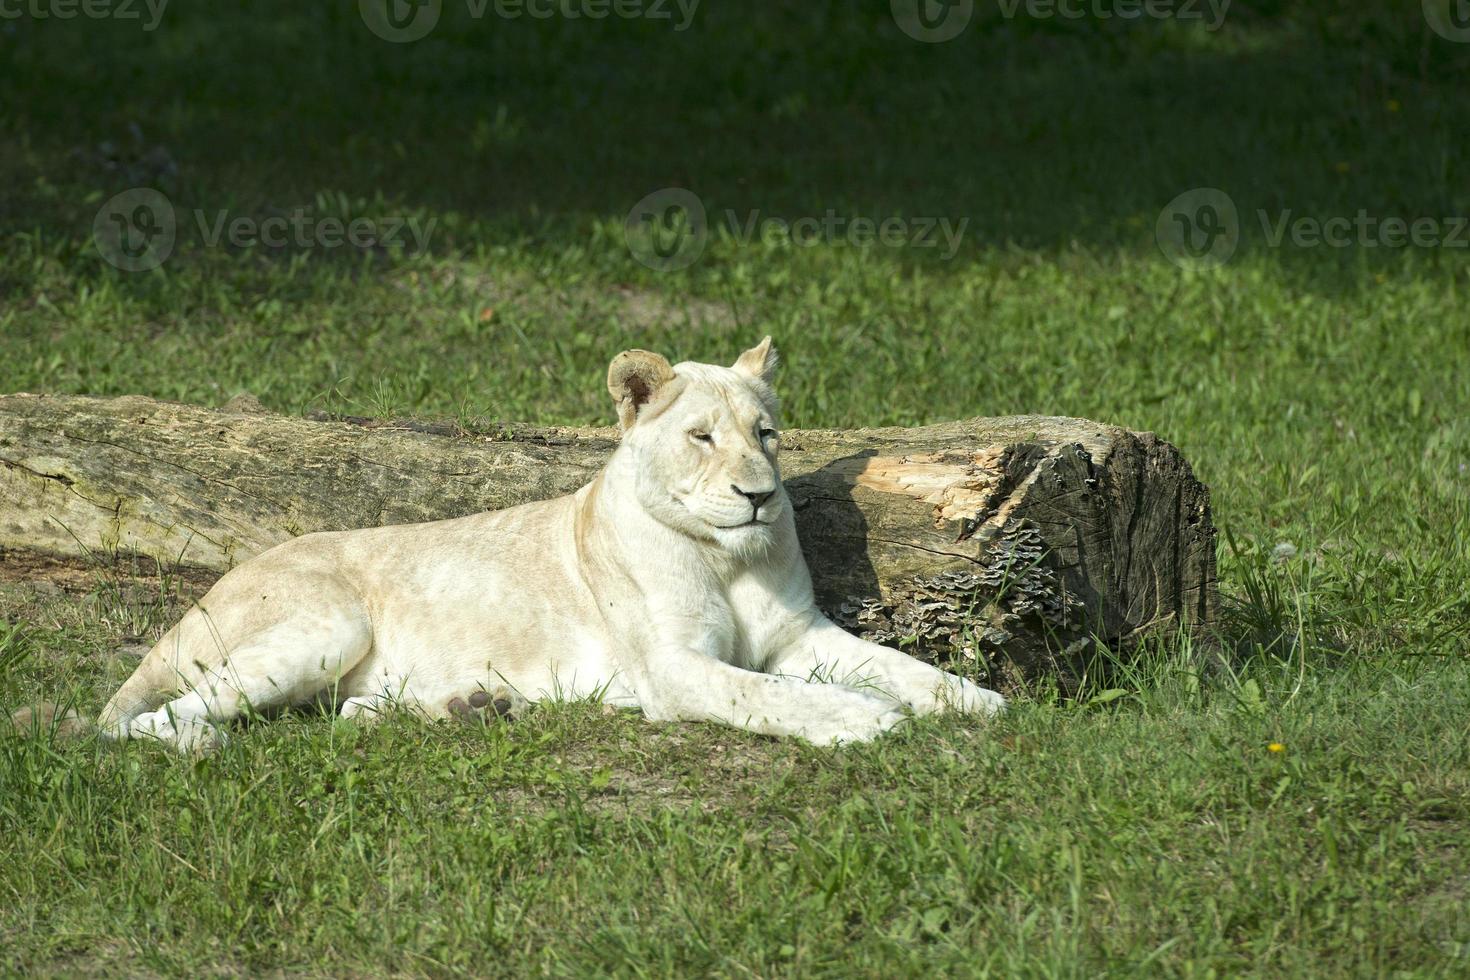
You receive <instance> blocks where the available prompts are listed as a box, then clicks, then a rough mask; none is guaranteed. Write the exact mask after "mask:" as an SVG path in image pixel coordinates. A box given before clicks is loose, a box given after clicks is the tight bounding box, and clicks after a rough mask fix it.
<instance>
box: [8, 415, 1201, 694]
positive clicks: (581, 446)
mask: <svg viewBox="0 0 1470 980" xmlns="http://www.w3.org/2000/svg"><path fill="white" fill-rule="evenodd" d="M616 441H617V432H616V430H613V429H568V428H555V427H532V426H524V425H501V426H492V427H488V428H465V427H463V426H461V425H459V424H456V423H423V422H379V421H372V420H366V419H330V420H328V419H303V418H294V417H283V416H277V415H270V414H266V413H263V412H260V411H259V410H258V409H257V410H255V411H251V410H249V408H248V407H247V408H246V410H243V411H240V410H236V411H231V410H228V408H227V409H226V410H219V411H216V410H210V409H203V408H196V407H190V406H186V405H178V404H172V403H168V402H159V401H153V400H151V399H147V398H115V399H98V398H85V397H51V396H37V395H9V396H0V567H3V568H8V569H9V570H10V573H11V574H12V575H14V574H16V573H18V572H20V573H24V572H25V571H26V570H30V572H31V573H32V574H42V575H46V574H56V573H58V571H59V570H62V569H66V568H77V567H85V566H86V565H87V564H88V563H89V562H90V561H94V560H95V558H94V557H92V556H95V555H97V554H103V555H110V554H117V553H133V554H141V555H146V556H152V557H156V558H157V559H158V560H160V561H161V562H162V563H163V564H164V565H165V566H168V567H170V568H172V569H175V570H177V571H178V572H180V573H183V574H186V575H190V576H193V577H194V578H203V579H212V578H213V577H216V576H218V575H219V574H220V573H222V572H224V571H226V570H227V569H229V568H230V567H232V566H233V565H235V564H237V563H239V562H241V561H244V560H245V559H247V558H249V557H250V556H252V555H255V554H258V553H259V552H261V551H263V550H265V549H266V548H268V547H270V546H271V545H274V544H276V543H278V542H280V541H284V540H286V539H287V538H289V537H292V536H294V535H299V534H305V533H307V532H310V531H319V530H329V529H333V530H335V529H343V528H355V527H367V526H372V525H379V524H396V523H405V522H412V521H427V520H436V519H439V518H445V517H456V516H461V515H465V514H470V513H474V512H476V511H481V510H488V509H495V508H500V507H507V506H510V505H513V504H519V503H523V502H526V501H530V500H540V499H544V498H547V497H552V496H556V495H559V494H565V493H569V492H571V491H573V490H575V489H577V488H578V487H580V486H582V485H583V484H585V483H587V482H588V481H589V480H590V479H591V478H592V477H593V475H594V474H595V473H596V472H597V470H598V469H599V468H600V467H601V466H602V464H603V463H604V462H605V461H606V459H607V457H608V455H609V454H610V453H611V452H612V450H613V448H614V446H615V445H616ZM782 470H783V472H784V473H785V476H786V486H787V489H788V491H789V492H790V495H791V499H792V502H793V504H794V506H795V512H796V522H797V528H798V532H799V534H800V536H801V542H802V548H803V550H804V551H805V553H806V557H807V562H808V564H809V565H810V566H811V569H812V577H813V580H814V582H815V586H816V591H817V596H818V600H819V602H820V604H821V605H822V607H823V608H824V609H825V610H826V611H827V612H828V613H829V614H830V615H831V616H832V617H833V618H834V619H836V620H837V621H838V622H839V623H841V624H842V625H843V626H845V627H847V628H848V629H850V630H852V631H854V632H856V633H858V634H860V635H863V636H866V637H868V638H870V639H874V640H877V641H878V642H883V643H887V644H890V645H894V644H897V645H900V646H902V647H903V648H904V649H907V650H909V651H910V652H913V653H915V654H916V655H918V656H921V657H925V658H928V659H932V660H939V661H944V660H950V659H954V658H960V659H969V660H974V661H978V662H979V664H980V665H983V666H985V667H987V668H989V669H991V670H992V672H993V674H999V675H1000V676H999V677H993V679H994V680H996V681H997V682H998V683H1001V684H1002V686H1005V685H1006V684H1007V683H1008V682H1009V683H1015V682H1018V681H1020V680H1022V679H1023V678H1025V677H1027V676H1035V675H1037V674H1039V673H1049V674H1052V675H1055V676H1057V677H1058V678H1059V679H1061V680H1062V681H1063V682H1064V684H1065V683H1066V682H1067V681H1068V680H1069V679H1070V677H1071V675H1072V673H1073V671H1074V670H1075V665H1076V663H1077V662H1078V657H1079V656H1081V655H1083V654H1086V653H1087V652H1088V651H1089V649H1090V648H1091V645H1092V643H1093V642H1095V641H1096V640H1102V641H1103V642H1105V643H1107V644H1109V645H1111V646H1114V647H1121V648H1125V649H1126V648H1128V647H1130V646H1132V645H1133V644H1135V643H1136V642H1137V641H1138V640H1139V639H1140V638H1141V637H1143V636H1146V635H1149V634H1150V633H1154V632H1157V631H1160V630H1164V631H1172V630H1175V629H1180V628H1182V629H1186V630H1191V631H1198V630H1200V629H1202V628H1204V627H1207V626H1208V625H1209V624H1210V623H1211V621H1212V619H1213V618H1214V614H1215V608H1216V591H1215V548H1214V533H1215V532H1214V528H1213V526H1212V524H1211V521H1210V508H1209V494H1208V490H1207V489H1206V488H1205V487H1204V486H1203V485H1202V484H1200V483H1199V482H1198V481H1197V480H1195V478H1194V476H1193V474H1192V472H1191V471H1190V467H1189V464H1188V463H1187V462H1185V460H1184V459H1183V458H1182V457H1181V456H1180V454H1179V452H1178V451H1177V450H1176V449H1175V448H1174V447H1173V446H1171V445H1169V444H1168V443H1166V442H1163V441H1162V440H1160V439H1158V438H1157V437H1155V436H1154V435H1153V434H1152V433H1147V432H1144V433H1138V432H1131V431H1128V430H1126V429H1121V428H1117V427H1115V426H1109V425H1103V424H1100V423H1097V422H1088V421H1084V420H1082V419H1066V418H1045V417H1039V416H1022V417H1014V418H1001V419H971V420H968V421H961V422H949V423H945V424H942V425H933V426H925V427H923V428H912V429H899V428H888V429H857V430H815V429H814V430H789V431H787V432H786V433H784V434H783V436H782Z"/></svg>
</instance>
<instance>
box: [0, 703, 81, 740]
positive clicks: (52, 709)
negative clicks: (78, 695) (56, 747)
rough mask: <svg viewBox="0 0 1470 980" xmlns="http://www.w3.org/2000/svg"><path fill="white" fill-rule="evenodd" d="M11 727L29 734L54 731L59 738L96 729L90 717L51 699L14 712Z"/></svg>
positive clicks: (73, 736) (75, 735) (74, 735)
mask: <svg viewBox="0 0 1470 980" xmlns="http://www.w3.org/2000/svg"><path fill="white" fill-rule="evenodd" d="M10 727H11V728H13V729H15V730H17V731H19V732H21V733H22V734H28V735H36V734H40V733H42V732H54V733H55V734H56V737H58V738H75V737H77V736H79V735H85V734H87V733H88V732H91V731H94V730H95V729H96V726H95V725H94V724H93V723H92V720H91V719H90V718H87V717H85V716H84V715H81V714H78V713H77V712H76V711H73V710H72V709H71V708H65V709H63V708H62V707H61V706H60V705H57V704H52V703H50V702H49V701H47V702H42V703H41V704H38V705H34V706H28V707H25V708H21V709H20V710H19V711H17V712H14V713H13V714H12V715H11V716H10Z"/></svg>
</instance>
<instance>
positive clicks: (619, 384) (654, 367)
mask: <svg viewBox="0 0 1470 980" xmlns="http://www.w3.org/2000/svg"><path fill="white" fill-rule="evenodd" d="M673 379H674V369H673V368H672V367H670V366H669V362H668V360H667V359H666V358H665V357H664V356H663V355H662V354H655V353H653V351H647V350H625V351H623V352H622V353H621V354H619V355H618V356H617V357H614V358H613V359H612V363H611V364H609V365H608V367H607V390H608V391H609V392H610V393H611V394H612V397H613V404H614V405H616V406H617V407H618V425H620V426H622V427H623V428H624V429H627V428H628V427H630V426H631V425H632V424H633V422H634V420H635V419H637V418H638V410H639V409H641V408H642V407H643V406H644V405H646V404H648V401H649V399H651V398H652V397H653V396H654V394H655V393H657V392H658V390H659V389H660V388H662V387H663V386H664V385H666V384H668V383H669V382H670V381H672V380H673Z"/></svg>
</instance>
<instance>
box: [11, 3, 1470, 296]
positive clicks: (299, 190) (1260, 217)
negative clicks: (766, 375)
mask: <svg viewBox="0 0 1470 980" xmlns="http://www.w3.org/2000/svg"><path fill="white" fill-rule="evenodd" d="M645 6H647V7H649V8H650V9H651V8H652V6H653V5H652V4H648V5H645ZM1104 6H1106V5H1104ZM471 9H473V8H471V7H470V6H469V5H466V4H463V3H457V2H445V3H444V5H443V14H442V16H441V18H440V20H439V22H438V24H437V26H436V27H435V28H434V30H433V31H432V32H431V33H430V34H429V35H428V36H427V37H425V38H423V39H422V40H419V41H417V42H414V43H388V42H386V41H383V40H381V39H380V38H378V37H377V36H375V35H374V34H373V33H372V32H370V31H369V30H368V29H367V27H366V26H365V24H364V22H363V20H362V18H361V16H360V14H359V11H358V5H357V4H353V3H346V2H342V3H335V4H330V5H305V4H290V3H286V2H284V0H261V2H257V3H253V4H248V5H245V7H244V8H234V7H232V8H230V9H229V10H226V9H225V8H223V7H205V6H203V5H194V6H190V7H185V6H183V5H182V4H179V5H177V6H168V7H167V8H165V9H164V11H163V13H162V16H161V18H160V19H159V22H158V26H157V28H156V30H152V31H147V30H144V29H143V27H142V24H143V23H144V22H146V19H147V18H146V16H145V17H144V19H143V21H121V20H115V19H113V20H88V19H85V18H78V19H72V20H58V19H56V18H48V19H40V20H38V19H34V18H27V19H22V20H18V21H16V20H12V21H7V22H5V25H4V28H3V31H0V59H3V60H4V61H6V62H8V63H9V67H8V69H7V71H6V75H7V77H8V78H10V79H11V82H10V83H9V84H7V86H5V88H4V90H3V91H0V118H5V119H7V120H8V123H7V124H6V126H5V128H6V129H7V130H9V133H8V135H9V136H10V137H11V138H12V140H13V143H12V148H11V150H10V151H9V153H6V152H4V151H0V171H3V172H6V173H8V174H9V175H10V177H11V178H12V181H13V183H12V189H11V190H9V191H8V192H5V193H4V194H0V217H3V218H4V219H5V220H6V222H7V223H10V224H18V225H19V226H20V227H36V226H40V227H45V226H47V225H48V224H50V223H55V224H56V225H57V226H58V227H60V228H62V229H65V230H67V231H69V232H71V233H74V234H81V235H85V233H86V231H87V228H88V226H89V225H90V218H91V215H92V214H93V213H94V212H95V209H96V206H97V202H96V200H95V199H87V200H82V199H80V198H82V197H83V196H84V195H85V194H86V193H88V189H89V188H90V189H91V190H90V193H91V195H92V197H93V198H95V196H96V194H97V193H98V192H101V193H111V192H114V191H115V190H118V189H121V187H126V186H130V185H132V184H137V183H146V184H157V185H159V186H162V187H164V189H165V190H167V191H168V192H169V193H170V195H171V196H172V197H173V199H174V201H175V203H176V204H178V205H180V206H182V207H184V208H190V209H192V208H201V209H204V210H205V211H206V212H210V213H213V212H214V211H215V210H217V209H229V210H230V211H231V213H232V214H247V215H251V214H253V215H260V214H266V213H271V212H273V211H276V210H282V209H291V208H295V207H298V206H303V205H305V206H309V207H310V206H315V207H316V208H317V210H321V209H322V201H321V199H320V198H319V195H322V194H327V195H329V196H330V195H341V196H343V197H344V198H345V199H347V200H351V201H358V202H367V203H366V204H365V205H362V206H365V207H368V208H369V209H372V208H377V209H378V210H379V211H382V210H384V209H387V210H392V209H409V210H417V209H422V210H424V211H427V212H431V213H434V214H438V215H441V216H448V217H449V219H450V220H446V221H445V222H444V223H443V224H442V225H441V230H440V232H439V237H438V238H436V240H435V242H434V247H435V248H438V249H451V250H452V249H454V248H460V247H465V246H466V245H469V244H483V243H485V242H512V241H513V242H516V243H520V244H528V245H531V246H533V247H534V246H535V245H537V244H538V243H543V242H550V243H556V242H562V243H565V242H578V241H583V240H587V239H588V236H589V235H590V234H593V227H594V225H595V223H596V222H597V221H598V220H600V219H602V220H605V219H613V220H615V221H620V220H621V219H622V217H623V216H624V215H625V214H626V213H627V211H628V209H629V208H630V207H631V206H632V205H633V204H634V202H636V201H638V200H639V199H640V198H642V197H643V196H644V195H646V194H647V193H649V192H650V191H652V190H655V189H658V188H663V187H668V186H675V185H677V186H683V187H688V188H690V189H691V190H693V191H694V192H695V193H696V194H698V195H699V197H700V198H701V200H702V201H703V202H704V204H705V206H706V208H707V210H708V213H709V216H710V221H711V224H712V225H713V226H715V227H724V228H727V229H728V228H730V227H732V226H737V227H738V226H745V225H747V224H748V223H749V222H750V220H751V219H752V217H755V218H757V219H759V218H766V217H779V218H783V219H787V220H792V219H796V218H800V217H815V218H819V219H820V218H823V217H824V216H826V215H827V213H828V212H829V211H831V212H834V213H835V215H836V216H838V217H839V218H841V219H850V218H852V217H855V216H860V215H861V216H873V217H877V218H883V217H885V216H890V215H902V216H908V217H915V218H937V219H949V220H950V221H951V222H952V223H953V224H954V225H958V222H959V221H961V220H965V221H966V222H967V224H966V225H965V227H964V232H963V244H962V247H961V251H960V253H959V254H960V255H961V256H968V257H974V256H975V255H976V254H979V250H981V249H985V248H993V249H999V250H1007V249H1013V248H1020V249H1043V250H1046V249H1064V250H1077V251H1081V252H1083V253H1099V254H1106V253H1113V252H1124V253H1139V254H1147V255H1150V256H1153V255H1156V254H1157V253H1156V252H1155V251H1154V249H1155V241H1154V228H1155V222H1156V219H1157V218H1158V216H1159V214H1160V210H1161V208H1163V207H1164V206H1165V205H1166V204H1167V203H1168V202H1170V201H1171V200H1172V199H1174V198H1175V197H1176V196H1177V195H1179V194H1180V193H1181V192H1184V191H1186V190H1189V189H1191V188H1195V187H1201V186H1208V187H1217V188H1220V189H1222V190H1225V191H1226V192H1227V193H1228V194H1229V195H1230V196H1231V197H1232V199H1233V200H1234V202H1235V203H1236V205H1237V207H1238V210H1239V214H1240V225H1241V236H1242V244H1241V248H1242V250H1244V251H1247V252H1248V251H1250V250H1253V249H1262V248H1270V250H1271V254H1272V256H1273V258H1274V259H1276V260H1278V261H1279V263H1280V264H1281V265H1282V266H1286V267H1296V268H1297V270H1298V272H1299V274H1300V276H1301V277H1302V279H1303V283H1304V285H1305V286H1307V287H1309V288H1319V289H1323V290H1336V289H1339V288H1341V287H1342V285H1343V284H1344V282H1346V281H1350V280H1352V279H1353V278H1355V277H1359V276H1360V275H1361V273H1362V270H1363V267H1364V263H1368V262H1372V261H1389V260H1391V256H1392V255H1395V254H1402V251H1403V250H1402V249H1398V250H1392V249H1377V250H1376V251H1375V252H1369V251H1365V250H1364V249H1358V248H1350V249H1332V248H1328V247H1314V248H1293V247H1291V246H1289V245H1288V246H1286V247H1278V248H1271V246H1269V245H1268V243H1267V240H1266V239H1267V225H1269V224H1271V223H1274V222H1275V221H1276V220H1278V219H1279V218H1280V217H1281V214H1282V213H1283V212H1285V211H1287V210H1290V212H1291V214H1292V215H1293V216H1299V215H1303V214H1314V215H1322V216H1331V215H1346V216H1352V215H1354V214H1356V212H1357V211H1358V210H1359V209H1363V210H1366V211H1367V212H1368V213H1369V214H1371V215H1374V216H1378V217H1380V218H1383V217H1390V216H1402V217H1406V218H1409V219H1412V218H1414V217H1418V216H1426V215H1427V216H1436V217H1446V216H1449V215H1452V214H1455V213H1456V212H1457V210H1459V211H1463V209H1464V207H1465V206H1466V205H1467V203H1470V202H1466V201H1465V200H1464V195H1463V191H1462V189H1461V188H1462V186H1463V182H1462V181H1460V180H1458V178H1457V176H1456V174H1457V169H1458V166H1459V164H1461V163H1462V162H1463V159H1464V156H1465V148H1466V147H1465V137H1464V135H1463V134H1464V133H1466V132H1470V126H1467V125H1466V123H1467V122H1470V105H1467V104H1466V103H1465V101H1464V100H1463V99H1462V98H1461V97H1460V93H1461V92H1462V90H1463V83H1464V80H1465V76H1466V73H1467V72H1466V68H1467V61H1470V45H1455V44H1451V43H1450V42H1448V41H1445V40H1443V39H1442V38H1440V37H1439V36H1437V35H1435V34H1434V33H1433V32H1432V31H1430V30H1429V28H1428V26H1427V24H1426V22H1425V20H1424V18H1423V16H1422V14H1421V12H1420V10H1419V7H1418V5H1412V9H1410V8H1409V7H1404V8H1402V9H1399V8H1397V7H1394V6H1392V5H1386V4H1384V5H1379V4H1369V5H1367V6H1366V7H1364V8H1355V9H1354V10H1353V11H1351V12H1343V11H1338V10H1335V9H1334V8H1332V7H1331V6H1330V5H1327V4H1319V3H1299V4H1287V3H1253V4H1245V3H1236V4H1234V5H1232V6H1231V7H1230V8H1228V11H1227V13H1226V17H1225V20H1224V22H1223V25H1222V26H1221V27H1220V29H1219V30H1217V31H1210V30H1207V29H1206V27H1205V26H1204V25H1203V23H1202V22H1198V21H1186V20H1179V19H1175V20H1161V19H1148V18H1144V19H1139V20H1135V21H1124V20H1121V19H1118V18H1116V17H1110V18H1099V17H1095V16H1089V17H1085V18H1079V19H1068V18H1064V17H1049V18H1047V17H1041V18H1038V17H1028V16H1026V15H1024V10H1025V9H1026V8H1024V7H1022V8H1020V9H1021V10H1022V11H1023V13H1022V14H1021V15H1018V16H1015V17H1009V18H1008V17H1006V16H1004V15H1003V14H1002V12H1001V10H1002V8H1001V7H999V6H995V5H992V4H989V3H984V2H982V3H979V4H977V7H976V14H975V16H974V19H973V21H972V22H971V23H970V24H969V26H968V27H967V28H966V29H965V30H964V31H963V32H962V33H961V34H960V35H959V36H958V37H957V38H955V39H954V40H952V41H950V42H947V43H944V44H925V43H919V42H916V41H914V40H912V39H910V38H909V37H907V36H906V35H905V34H904V33H903V32H902V31H901V30H900V29H899V28H898V26H897V25H896V23H895V21H894V19H893V17H892V15H891V14H890V10H889V4H887V3H886V2H880V0H866V2H863V3H860V4H850V3H838V2H801V3H796V2H788V3H773V4H766V5H762V6H761V7H760V8H758V9H752V8H749V7H746V6H739V7H737V6H736V5H733V4H723V3H715V2H709V3H705V4H701V5H697V6H696V7H695V9H694V11H693V14H692V16H691V17H690V18H689V22H688V26H687V29H684V30H679V29H677V28H678V26H679V24H680V23H681V22H682V21H683V20H684V17H683V16H682V15H681V13H680V12H679V10H678V8H677V7H676V6H674V5H672V4H670V5H668V10H669V11H670V14H671V16H670V18H669V19H655V18H650V17H641V18H634V19H626V18H617V17H609V18H607V19H604V20H589V19H584V18H576V19H572V18H567V17H564V16H557V17H551V18H547V19H536V18H532V17H530V16H521V17H519V18H516V19H508V18H504V17H497V16H495V15H494V13H493V10H494V9H495V8H494V7H491V8H489V11H488V12H486V13H485V15H484V16H482V17H478V18H477V17H475V16H473V15H472V14H471V12H470V11H471ZM1206 19H1208V18H1206ZM132 126H136V127H137V131H138V132H140V133H142V134H143V135H142V139H141V140H136V139H135V137H134V136H132V135H130V133H131V129H130V127H132ZM104 144H109V145H104ZM1409 147H1412V148H1413V149H1412V152H1406V150H1407V149H1408V148H1409ZM120 158H121V159H120ZM373 202H378V203H376V204H374V203H373ZM838 234H839V235H841V234H842V232H838ZM938 251H939V250H938V249H931V250H928V251H925V250H922V249H910V250H908V251H906V252H905V253H904V260H905V261H914V262H919V263H924V264H927V265H930V266H935V267H938V268H943V267H944V263H943V262H941V261H939V260H938V256H937V254H936V253H937V252H938ZM1441 252H1442V250H1428V252H1427V254H1425V256H1424V260H1425V261H1426V262H1427V263H1429V264H1431V265H1434V264H1437V263H1439V262H1441V261H1442V257H1441Z"/></svg>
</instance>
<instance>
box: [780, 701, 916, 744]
mask: <svg viewBox="0 0 1470 980" xmlns="http://www.w3.org/2000/svg"><path fill="white" fill-rule="evenodd" d="M908 718H909V713H908V712H907V711H905V710H904V709H903V707H902V706H901V705H897V704H894V703H893V702H892V701H889V700H887V699H885V698H875V697H871V696H869V695H866V694H856V693H854V694H853V695H852V696H851V697H849V698H846V699H844V703H842V704H841V705H839V706H837V710H835V711H833V712H832V714H831V715H830V716H829V717H827V718H824V719H822V720H820V721H810V722H808V723H806V724H805V725H803V726H802V727H801V729H800V730H799V731H798V732H797V733H796V734H797V735H799V736H800V737H801V738H803V739H805V740H806V741H808V742H811V743H812V744H813V745H846V744H848V743H849V742H869V741H872V740H873V739H875V738H877V737H878V736H879V735H882V734H883V733H884V732H886V731H889V730H890V729H892V728H893V727H894V726H896V725H899V724H901V723H903V722H905V721H907V720H908Z"/></svg>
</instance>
